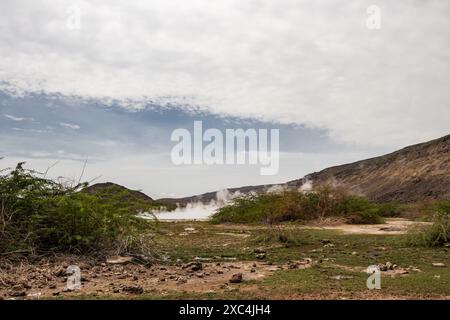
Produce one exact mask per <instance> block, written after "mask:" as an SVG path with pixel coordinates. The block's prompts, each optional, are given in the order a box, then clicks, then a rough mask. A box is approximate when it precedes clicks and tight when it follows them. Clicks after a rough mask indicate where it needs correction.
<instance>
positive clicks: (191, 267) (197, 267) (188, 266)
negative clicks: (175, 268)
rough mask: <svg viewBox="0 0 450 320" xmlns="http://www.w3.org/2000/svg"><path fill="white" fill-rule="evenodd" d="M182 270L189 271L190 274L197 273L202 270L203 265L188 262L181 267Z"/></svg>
mask: <svg viewBox="0 0 450 320" xmlns="http://www.w3.org/2000/svg"><path fill="white" fill-rule="evenodd" d="M181 268H182V269H184V270H187V271H190V272H195V271H199V270H202V269H203V265H202V263H201V262H197V261H196V262H189V263H186V264H185V265H183V266H181Z"/></svg>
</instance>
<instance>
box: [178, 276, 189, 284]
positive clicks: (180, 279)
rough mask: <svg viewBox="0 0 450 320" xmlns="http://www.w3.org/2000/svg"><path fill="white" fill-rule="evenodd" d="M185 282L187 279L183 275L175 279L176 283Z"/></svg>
mask: <svg viewBox="0 0 450 320" xmlns="http://www.w3.org/2000/svg"><path fill="white" fill-rule="evenodd" d="M186 282H187V279H186V278H185V277H179V278H178V280H177V284H183V283H186Z"/></svg>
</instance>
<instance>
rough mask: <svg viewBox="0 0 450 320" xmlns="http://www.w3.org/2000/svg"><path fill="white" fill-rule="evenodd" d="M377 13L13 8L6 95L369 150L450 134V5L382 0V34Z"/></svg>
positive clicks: (2, 41)
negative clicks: (265, 126) (224, 117)
mask: <svg viewBox="0 0 450 320" xmlns="http://www.w3.org/2000/svg"><path fill="white" fill-rule="evenodd" d="M371 4H373V1H372V0H370V1H356V0H355V1H338V0H333V1H327V2H326V3H325V2H320V1H315V0H309V1H298V0H277V1H275V0H273V1H267V0H266V1H241V0H229V1H225V0H190V1H185V0H171V1H118V0H115V1H74V0H67V1H58V2H55V1H50V0H39V1H33V2H29V1H27V2H25V1H20V0H19V1H17V0H14V1H12V0H11V1H8V0H6V1H5V0H4V1H2V2H1V3H0V34H1V36H0V55H1V57H2V59H0V80H3V82H1V81H0V89H1V88H3V89H8V90H12V91H14V92H16V93H20V92H22V91H35V92H41V90H43V91H44V92H47V93H61V94H64V95H79V96H81V97H84V98H100V99H106V100H108V101H113V100H114V99H118V100H121V101H122V104H123V105H124V106H127V107H139V106H142V101H145V100H152V101H159V102H162V103H167V102H175V103H188V104H191V105H195V106H199V107H200V108H201V109H204V110H207V111H211V112H214V113H219V114H228V115H237V116H250V117H256V118H261V119H264V120H271V121H279V122H282V123H303V124H306V125H308V126H311V127H320V128H326V129H328V130H329V132H330V135H331V136H332V137H333V138H334V139H336V140H341V141H345V142H355V143H360V144H367V145H389V146H396V147H397V146H402V145H406V144H410V143H415V142H418V141H420V140H427V139H430V138H434V137H437V136H440V135H444V134H447V133H448V121H449V119H450V108H449V107H448V106H449V104H450V93H449V91H448V87H449V84H450V74H449V73H448V72H446V70H449V69H450V62H449V59H448V52H450V34H449V33H450V19H448V14H449V10H450V3H449V2H448V1H446V0H436V1H432V2H428V1H427V2H425V1H389V0H380V1H377V5H378V6H379V7H380V8H381V18H382V21H381V30H379V31H370V30H368V29H367V28H366V18H367V16H366V9H367V7H368V6H369V5H371ZM73 5H78V6H79V7H80V9H81V25H80V26H81V28H80V30H70V29H68V28H67V27H66V20H67V18H68V16H67V9H68V8H69V7H70V6H73Z"/></svg>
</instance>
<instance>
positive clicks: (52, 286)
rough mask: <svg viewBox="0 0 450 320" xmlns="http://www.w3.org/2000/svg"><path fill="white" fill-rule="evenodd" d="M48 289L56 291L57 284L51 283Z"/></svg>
mask: <svg viewBox="0 0 450 320" xmlns="http://www.w3.org/2000/svg"><path fill="white" fill-rule="evenodd" d="M48 288H49V289H56V284H55V283H51V284H50V285H49V286H48Z"/></svg>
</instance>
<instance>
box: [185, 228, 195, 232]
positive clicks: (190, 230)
mask: <svg viewBox="0 0 450 320" xmlns="http://www.w3.org/2000/svg"><path fill="white" fill-rule="evenodd" d="M184 231H187V232H192V231H195V228H184Z"/></svg>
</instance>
